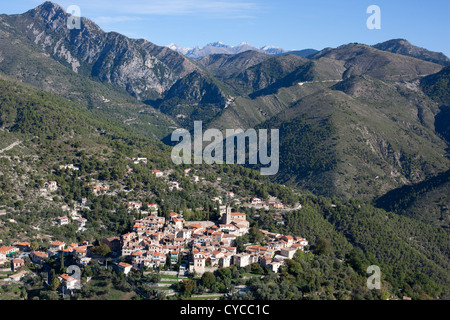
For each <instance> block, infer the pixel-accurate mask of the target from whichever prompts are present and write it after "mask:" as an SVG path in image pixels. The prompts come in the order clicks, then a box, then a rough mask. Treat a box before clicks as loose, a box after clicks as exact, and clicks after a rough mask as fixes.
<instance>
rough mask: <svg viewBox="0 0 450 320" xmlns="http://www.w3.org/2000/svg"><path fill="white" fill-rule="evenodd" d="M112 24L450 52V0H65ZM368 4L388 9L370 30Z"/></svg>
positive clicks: (11, 7) (258, 39) (179, 40)
mask: <svg viewBox="0 0 450 320" xmlns="http://www.w3.org/2000/svg"><path fill="white" fill-rule="evenodd" d="M42 2H43V1H39V0H18V1H5V0H2V4H1V7H0V13H7V14H14V13H23V12H25V11H27V10H29V9H31V8H34V7H36V6H37V5H39V4H41V3H42ZM53 2H56V3H58V4H60V5H61V6H63V7H64V8H68V7H69V6H70V5H78V6H79V7H80V9H81V15H82V16H83V17H87V18H89V19H91V20H93V21H95V22H96V23H97V24H98V25H99V26H100V27H102V28H103V29H104V30H105V31H116V32H119V33H122V34H125V35H127V36H129V37H131V38H145V39H147V40H149V41H151V42H153V43H156V44H158V45H168V44H170V43H176V44H178V45H182V46H187V47H192V46H196V45H198V46H203V45H205V44H207V43H210V42H215V41H221V42H223V43H226V44H230V45H237V44H239V43H241V42H248V43H250V44H253V45H255V46H263V45H272V46H278V47H282V48H284V49H305V48H314V49H323V48H325V47H337V46H339V45H342V44H346V43H350V42H359V43H365V44H369V45H372V44H376V43H378V42H383V41H386V40H389V39H394V38H405V39H407V40H408V41H410V42H411V43H412V44H414V45H417V46H421V47H425V48H427V49H429V50H433V51H440V52H444V53H445V54H446V55H447V56H450V1H449V0H427V1H418V0H408V1H406V0H390V1H386V0H342V1H337V0H307V1H305V0H128V1H124V0H95V1H94V0H59V1H53ZM369 5H377V6H379V7H380V9H381V29H380V30H369V29H368V28H367V27H366V20H367V19H368V18H369V16H370V14H367V13H366V10H367V7H368V6H369Z"/></svg>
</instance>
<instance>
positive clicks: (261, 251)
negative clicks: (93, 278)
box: [0, 158, 308, 290]
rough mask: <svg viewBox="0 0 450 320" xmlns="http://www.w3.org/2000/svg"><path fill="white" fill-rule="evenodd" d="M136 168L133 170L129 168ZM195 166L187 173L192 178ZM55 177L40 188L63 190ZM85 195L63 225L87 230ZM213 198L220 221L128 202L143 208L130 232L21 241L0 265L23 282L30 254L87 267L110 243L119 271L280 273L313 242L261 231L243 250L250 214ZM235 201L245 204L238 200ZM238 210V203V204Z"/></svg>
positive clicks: (101, 187)
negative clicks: (38, 244)
mask: <svg viewBox="0 0 450 320" xmlns="http://www.w3.org/2000/svg"><path fill="white" fill-rule="evenodd" d="M132 161H133V163H134V164H141V163H142V164H146V162H147V159H146V158H133V159H132ZM60 169H64V170H66V169H67V170H78V168H77V167H76V166H74V165H72V164H68V165H61V166H60ZM130 171H131V170H130ZM152 173H153V174H154V175H155V176H156V177H158V178H163V179H165V180H164V181H166V183H167V184H168V186H169V190H170V191H173V190H180V189H181V186H180V184H179V183H178V182H177V181H171V180H170V179H168V176H169V174H168V173H167V172H162V171H160V170H152ZM189 173H191V170H190V169H187V170H185V171H184V174H185V175H186V176H187V175H188V174H189ZM191 179H192V181H194V183H197V182H199V181H200V180H201V178H199V177H198V176H195V175H193V176H192V177H191ZM58 187H59V186H58V184H57V182H56V181H48V182H47V183H45V184H44V188H42V189H41V190H40V191H41V192H42V193H43V194H51V193H53V192H55V191H57V190H58ZM90 187H91V188H92V192H93V193H94V194H95V195H97V196H98V195H101V194H104V193H107V192H109V191H110V190H109V186H108V184H99V183H96V182H92V183H90ZM225 197H227V198H230V199H232V198H234V197H235V195H234V193H233V192H225ZM86 201H87V199H86V198H83V199H82V200H81V201H80V202H79V203H78V204H77V205H76V206H75V208H74V209H72V210H69V214H68V215H67V216H61V217H58V218H57V219H56V220H55V221H54V222H53V223H54V224H55V225H56V226H64V225H68V224H71V223H74V224H76V225H77V226H78V231H79V232H82V231H85V230H86V223H87V219H86V218H84V217H82V215H81V209H83V208H86ZM211 201H212V202H214V203H216V204H217V207H218V209H219V210H220V219H219V220H218V221H186V220H185V219H184V217H183V214H182V213H176V212H170V214H169V217H167V218H166V217H164V216H161V215H159V208H158V205H157V204H147V205H143V204H142V202H140V201H127V202H126V207H127V208H128V210H129V211H130V212H131V211H133V212H139V213H140V216H141V217H142V218H140V219H135V220H134V222H133V225H132V227H131V229H130V230H128V232H127V233H125V234H121V235H120V234H119V235H117V236H113V237H107V238H104V239H102V240H101V243H97V244H96V245H94V244H92V243H89V241H83V242H82V243H79V244H77V243H71V244H68V243H65V242H63V241H60V240H57V239H52V241H49V244H48V249H47V250H46V251H42V250H41V251H39V250H38V248H32V245H31V244H30V243H29V242H26V241H20V242H16V243H12V244H9V245H6V244H3V246H2V247H0V265H3V267H5V266H10V267H11V270H12V271H14V272H17V273H15V274H12V275H10V276H9V278H8V279H6V280H7V281H15V282H17V281H20V280H21V278H23V277H24V276H25V275H26V274H27V271H24V270H23V268H22V267H23V266H24V264H25V259H26V258H27V257H28V258H29V259H30V261H31V263H33V264H35V265H44V264H45V263H46V261H47V260H48V259H49V258H53V259H58V258H60V257H70V258H71V260H72V261H76V264H77V265H78V266H80V267H81V266H86V265H88V264H90V263H92V262H100V263H102V262H103V261H104V260H105V259H104V257H102V256H100V255H99V254H98V252H97V251H96V250H95V249H96V248H98V247H102V246H103V247H105V246H106V247H108V248H109V249H108V255H109V257H113V259H111V260H112V261H111V262H110V263H111V264H112V265H113V266H114V268H115V270H116V271H118V272H119V273H123V274H125V275H128V274H129V272H130V271H131V270H132V269H134V270H154V271H158V270H161V269H162V268H165V269H166V270H167V269H169V270H173V271H176V272H177V274H178V276H181V277H184V276H188V275H191V276H192V275H195V276H201V275H203V274H204V273H205V272H207V271H209V272H214V271H215V270H217V269H218V268H227V267H230V266H232V265H236V266H237V267H239V268H243V267H246V266H249V265H252V264H255V263H257V264H259V265H260V266H261V267H263V268H267V269H269V270H271V271H272V272H275V273H276V272H278V270H279V268H280V267H281V266H282V265H283V264H284V261H285V260H286V259H292V258H293V257H294V254H295V253H296V252H297V250H302V251H303V250H304V248H305V246H307V245H308V241H307V240H306V239H304V238H301V237H293V236H290V235H283V234H277V233H271V232H268V231H266V230H259V232H261V233H262V235H263V238H264V242H260V243H247V244H246V245H245V246H244V248H243V250H240V251H239V250H238V248H237V245H236V240H237V238H238V237H242V236H244V235H247V234H248V233H249V231H250V223H249V221H248V220H247V215H246V213H243V212H233V210H232V208H231V206H229V205H226V206H225V205H222V198H221V197H213V198H212V199H211ZM232 202H233V203H236V202H237V203H238V204H240V201H239V200H237V199H234V201H232ZM244 205H245V206H249V207H257V208H262V209H264V208H265V209H268V208H269V206H270V207H272V208H274V209H282V208H284V205H283V204H282V203H281V201H279V200H278V199H276V198H271V200H270V202H269V204H266V203H265V202H264V200H262V199H260V198H257V197H253V198H251V199H250V200H249V201H248V203H246V204H244ZM235 208H236V206H235ZM58 278H59V280H60V282H61V284H62V286H63V287H64V289H65V290H72V289H76V288H78V287H77V285H78V286H79V283H78V280H77V279H76V278H74V277H72V276H71V275H69V274H67V273H63V274H60V275H59V276H58Z"/></svg>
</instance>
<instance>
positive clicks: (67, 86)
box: [0, 2, 450, 199]
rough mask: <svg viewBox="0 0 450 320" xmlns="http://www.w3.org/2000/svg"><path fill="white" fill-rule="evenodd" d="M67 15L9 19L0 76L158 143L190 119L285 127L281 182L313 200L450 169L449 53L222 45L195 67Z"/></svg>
mask: <svg viewBox="0 0 450 320" xmlns="http://www.w3.org/2000/svg"><path fill="white" fill-rule="evenodd" d="M68 16H69V15H68V14H67V13H66V12H65V10H64V9H63V8H62V7H60V6H59V5H57V4H54V3H52V2H45V3H44V4H42V5H40V6H38V7H37V8H35V9H32V10H29V11H28V12H26V13H24V14H19V15H1V16H0V71H1V72H3V73H4V74H5V75H7V76H8V77H11V78H12V79H16V80H19V81H23V82H25V83H28V84H31V85H33V86H36V87H37V88H39V89H42V90H45V91H49V92H53V93H56V94H59V95H61V96H63V97H65V98H68V99H70V100H72V101H75V102H77V103H80V104H82V105H84V106H86V107H88V108H89V109H91V110H94V111H95V113H96V114H97V116H98V117H101V118H102V119H108V121H111V122H113V123H116V124H126V125H127V127H128V128H129V130H131V131H132V132H135V133H139V134H142V135H144V136H147V137H152V138H154V139H158V140H163V141H167V140H168V139H167V138H168V137H169V135H170V133H171V132H172V131H173V129H174V128H176V127H180V126H181V127H185V128H188V129H192V125H193V121H194V120H202V121H203V122H204V128H205V129H206V128H219V129H226V128H238V127H241V128H243V129H246V128H255V127H260V128H280V131H281V133H280V137H281V146H280V150H281V159H280V162H281V166H280V172H279V173H278V175H276V176H274V177H273V180H274V181H277V182H281V183H285V184H290V185H296V186H300V187H302V188H304V189H307V190H310V191H312V192H315V193H317V194H322V195H329V196H330V195H337V196H344V197H361V198H365V199H373V198H374V197H378V196H382V195H383V194H385V193H386V192H388V191H390V190H392V189H395V188H399V187H402V186H404V185H408V184H414V183H419V182H421V181H425V180H426V179H429V178H432V177H434V176H435V175H437V174H439V173H441V172H444V171H446V170H448V167H449V164H450V161H449V158H448V153H447V150H448V140H447V139H448V125H445V121H444V122H443V121H442V119H444V120H445V119H447V114H448V112H447V109H446V106H448V104H449V103H448V97H447V96H445V92H448V82H442V81H443V80H442V79H446V78H445V77H446V75H447V74H448V72H447V71H446V70H448V69H446V66H447V65H448V61H449V59H448V58H447V57H446V56H445V55H443V54H440V53H435V52H431V51H428V50H426V49H423V48H418V47H415V46H413V45H411V44H410V43H409V42H407V41H406V40H404V39H394V40H390V41H387V42H385V43H381V44H377V45H375V46H368V45H365V44H359V43H350V44H345V45H342V46H340V47H338V48H325V49H323V50H321V51H318V52H317V51H313V52H310V54H308V55H307V56H306V57H304V56H301V55H299V54H289V52H287V53H286V52H283V54H280V53H281V51H279V52H275V51H272V52H271V53H272V54H268V53H267V52H268V51H267V50H269V48H268V47H266V48H265V49H266V50H263V49H262V48H259V49H258V50H254V47H251V46H250V45H248V44H242V45H240V46H238V47H230V46H226V45H223V44H221V43H215V44H211V45H209V46H206V47H207V48H209V49H211V51H210V54H207V55H204V54H206V53H207V52H208V51H207V50H206V51H204V52H203V53H202V55H203V56H202V57H200V56H201V55H198V56H197V57H196V59H190V58H189V57H188V55H189V54H188V52H187V51H186V52H185V54H181V53H179V52H177V51H174V50H172V49H170V48H168V47H161V46H157V45H155V44H153V43H151V42H149V41H147V40H144V39H130V38H127V37H126V36H123V35H121V34H118V33H115V32H104V31H103V30H101V28H100V27H98V26H97V25H96V24H95V23H94V22H92V21H90V20H89V19H86V18H82V21H81V29H79V30H77V29H74V30H69V29H68V28H66V21H67V18H68ZM206 47H205V48H206ZM252 48H253V49H252ZM174 49H177V50H180V49H179V48H175V47H174ZM209 49H208V50H209ZM213 49H214V50H213ZM248 49H249V50H248ZM215 50H218V51H215ZM220 50H223V52H222V53H218V52H220ZM228 50H232V51H233V53H230V52H229V51H228ZM234 50H235V51H234ZM263 51H266V52H263ZM225 52H227V53H225ZM446 72H447V73H446ZM428 79H429V80H428ZM427 80H428V81H427ZM436 83H439V88H440V90H443V92H444V96H442V95H441V100H437V99H436V98H435V96H434V95H435V93H436V90H437V89H434V88H436V87H437V86H436ZM442 97H443V98H442ZM443 123H444V124H443Z"/></svg>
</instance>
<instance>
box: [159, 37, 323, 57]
mask: <svg viewBox="0 0 450 320" xmlns="http://www.w3.org/2000/svg"><path fill="white" fill-rule="evenodd" d="M167 47H168V48H170V49H172V50H174V51H177V52H179V53H182V54H184V55H185V56H186V57H188V58H191V59H194V60H197V59H201V58H203V57H205V56H208V55H211V54H238V53H242V52H245V51H257V52H262V53H266V54H271V55H284V54H296V55H299V56H302V57H307V56H311V55H313V54H315V53H317V52H318V51H317V50H315V49H304V50H287V51H286V50H284V49H282V48H279V47H274V46H268V45H266V46H264V47H260V48H258V47H255V46H252V45H251V44H249V43H247V42H242V43H241V44H239V45H237V46H230V45H226V44H223V43H222V42H220V41H218V42H212V43H208V44H207V45H205V46H204V47H202V48H200V47H198V46H197V47H193V48H188V47H181V46H178V45H176V44H174V43H171V44H169V45H168V46H167Z"/></svg>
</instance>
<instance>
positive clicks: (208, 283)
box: [200, 271, 216, 289]
mask: <svg viewBox="0 0 450 320" xmlns="http://www.w3.org/2000/svg"><path fill="white" fill-rule="evenodd" d="M200 283H201V284H202V286H204V287H206V288H208V289H211V288H212V287H213V286H214V284H215V283H216V277H215V276H214V274H213V273H212V272H209V271H208V272H205V273H204V274H203V275H202V278H201V280H200Z"/></svg>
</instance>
